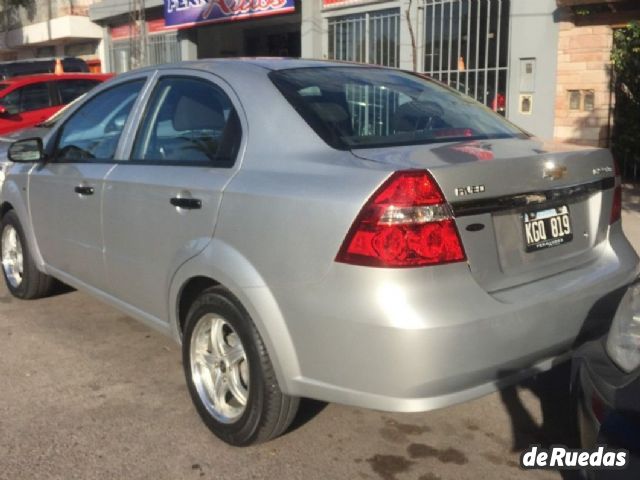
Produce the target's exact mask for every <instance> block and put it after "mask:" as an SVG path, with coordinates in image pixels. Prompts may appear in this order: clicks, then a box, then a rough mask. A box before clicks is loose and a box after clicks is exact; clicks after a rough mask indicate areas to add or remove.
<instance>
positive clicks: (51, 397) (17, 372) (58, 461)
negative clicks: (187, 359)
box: [0, 191, 640, 480]
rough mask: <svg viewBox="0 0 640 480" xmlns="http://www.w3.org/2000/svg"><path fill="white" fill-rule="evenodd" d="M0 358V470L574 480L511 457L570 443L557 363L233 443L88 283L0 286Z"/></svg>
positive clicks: (309, 414) (639, 219)
mask: <svg viewBox="0 0 640 480" xmlns="http://www.w3.org/2000/svg"><path fill="white" fill-rule="evenodd" d="M625 198H626V202H625V206H626V207H627V209H626V211H625V213H624V227H625V230H626V231H627V233H628V235H629V237H630V238H631V239H632V242H633V243H634V245H635V246H636V248H638V246H640V213H639V212H638V205H640V203H639V202H638V200H639V199H638V197H637V196H635V195H634V193H633V192H632V191H629V192H627V194H626V197H625ZM0 359H1V364H0V386H1V387H0V388H1V390H0V392H1V393H0V479H7V480H21V479H65V480H67V479H75V478H77V479H83V480H89V479H142V478H145V479H147V478H148V479H172V480H175V479H216V480H217V479H251V478H255V479H263V478H264V479H304V480H313V479H323V480H326V479H360V478H362V479H384V480H393V479H397V480H404V479H421V480H437V479H442V480H452V479H474V480H475V479H485V478H486V479H491V480H499V479H511V478H523V479H528V478H530V479H534V478H538V479H546V478H548V479H557V478H573V477H571V474H570V473H567V472H564V473H563V475H564V477H561V474H560V472H556V471H548V470H547V471H540V470H538V471H523V470H520V469H519V467H518V459H519V455H520V452H521V451H522V450H523V449H524V448H526V447H527V446H528V445H529V444H531V443H540V444H543V445H549V444H554V443H564V444H568V445H571V444H572V443H573V444H574V443H575V441H576V435H575V431H574V424H573V423H572V422H571V418H572V417H571V404H570V401H569V394H568V387H567V382H566V377H567V369H563V368H559V369H557V370H556V371H553V372H551V373H549V374H544V375H540V376H539V377H538V378H535V379H532V380H530V381H527V382H525V383H524V384H523V385H520V386H518V387H514V388H510V389H507V390H506V391H503V392H501V393H495V394H493V395H489V396H486V397H484V398H481V399H478V400H476V401H472V402H469V403H466V404H462V405H458V406H454V407H450V408H447V409H443V410H438V411H434V412H428V413H421V414H389V413H381V412H375V411H369V410H363V409H358V408H350V407H345V406H341V405H333V404H330V405H324V404H321V403H319V402H311V401H307V402H304V404H303V408H302V411H301V414H300V415H299V416H298V418H297V419H296V422H295V423H294V426H293V428H292V429H291V430H290V431H289V432H288V433H287V434H285V435H284V436H283V437H281V438H279V439H277V440H275V441H272V442H270V443H267V444H263V445H260V446H256V447H249V448H242V449H238V448H232V447H229V446H226V445H225V444H223V443H222V442H220V441H219V440H217V439H216V438H215V437H214V436H213V435H212V434H210V433H209V431H208V430H207V428H206V427H205V426H204V425H203V424H202V423H201V422H200V420H199V418H198V416H197V414H196V412H195V410H194V408H193V407H192V404H191V401H190V399H189V396H188V393H187V390H186V387H185V384H184V380H183V374H182V366H181V363H180V352H179V348H178V346H177V345H175V344H174V343H172V341H171V340H169V339H167V338H165V337H163V336H161V335H159V334H157V333H155V332H153V331H151V330H149V329H148V328H146V327H145V326H143V325H141V324H139V323H137V322H135V321H134V320H132V319H130V318H128V317H126V316H124V315H122V314H121V313H119V312H118V311H116V310H114V309H113V308H110V307H107V306H104V305H103V304H101V303H100V302H98V301H96V300H94V299H93V298H91V297H90V296H88V295H86V294H84V293H80V292H71V293H65V294H61V295H58V296H55V297H51V298H47V299H42V300H37V301H29V302H24V301H19V300H16V299H13V298H12V297H11V296H10V295H9V294H8V292H7V291H6V288H5V287H4V283H3V285H2V287H1V289H0Z"/></svg>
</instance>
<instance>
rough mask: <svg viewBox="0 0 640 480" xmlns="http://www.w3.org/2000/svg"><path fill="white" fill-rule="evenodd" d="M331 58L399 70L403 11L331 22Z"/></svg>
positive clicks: (376, 12)
mask: <svg viewBox="0 0 640 480" xmlns="http://www.w3.org/2000/svg"><path fill="white" fill-rule="evenodd" d="M328 27H329V58H331V59H333V60H346V61H350V62H362V63H374V64H376V65H384V66H387V67H397V66H398V65H399V56H400V9H398V8H391V9H387V10H379V11H375V12H368V13H359V14H354V15H343V16H340V17H332V18H329V24H328Z"/></svg>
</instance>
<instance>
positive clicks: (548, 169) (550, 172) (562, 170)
mask: <svg viewBox="0 0 640 480" xmlns="http://www.w3.org/2000/svg"><path fill="white" fill-rule="evenodd" d="M566 174H567V167H565V166H562V165H556V164H555V163H553V162H547V163H545V164H544V170H543V171H542V178H548V179H549V180H560V179H561V178H562V177H564V176H565V175H566Z"/></svg>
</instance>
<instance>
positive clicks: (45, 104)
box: [0, 82, 60, 133]
mask: <svg viewBox="0 0 640 480" xmlns="http://www.w3.org/2000/svg"><path fill="white" fill-rule="evenodd" d="M0 102H1V103H2V105H3V106H4V107H5V109H6V111H7V113H5V114H4V116H3V117H0V120H1V121H0V133H8V132H11V131H13V130H17V129H20V128H26V127H31V126H34V125H37V124H38V123H40V122H43V121H45V120H46V119H47V118H49V117H50V116H51V115H53V114H54V113H55V112H56V111H57V110H59V109H60V105H59V104H58V102H56V101H54V99H53V97H52V95H51V85H50V83H49V82H39V83H31V84H29V85H25V86H23V87H20V88H16V89H15V90H13V91H12V92H9V93H8V94H7V95H5V97H4V98H3V99H2V100H1V101H0Z"/></svg>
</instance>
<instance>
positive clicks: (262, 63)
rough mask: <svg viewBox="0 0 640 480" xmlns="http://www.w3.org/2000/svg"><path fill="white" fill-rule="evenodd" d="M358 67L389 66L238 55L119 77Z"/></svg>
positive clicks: (154, 67)
mask: <svg viewBox="0 0 640 480" xmlns="http://www.w3.org/2000/svg"><path fill="white" fill-rule="evenodd" d="M344 66H351V67H358V68H388V67H382V66H378V65H370V64H362V63H354V62H342V61H335V60H313V59H305V58H286V57H282V58H280V57H238V58H210V59H202V60H191V61H185V62H177V63H166V64H163V65H153V66H150V67H144V68H139V69H135V70H131V71H129V72H127V73H124V74H119V75H118V77H128V76H130V75H135V74H137V73H144V72H149V71H156V70H159V71H162V70H172V69H183V68H186V69H192V70H205V71H210V72H213V73H233V72H240V71H246V70H247V69H255V70H256V71H262V72H264V71H265V70H266V71H274V70H289V69H294V68H314V67H344Z"/></svg>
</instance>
